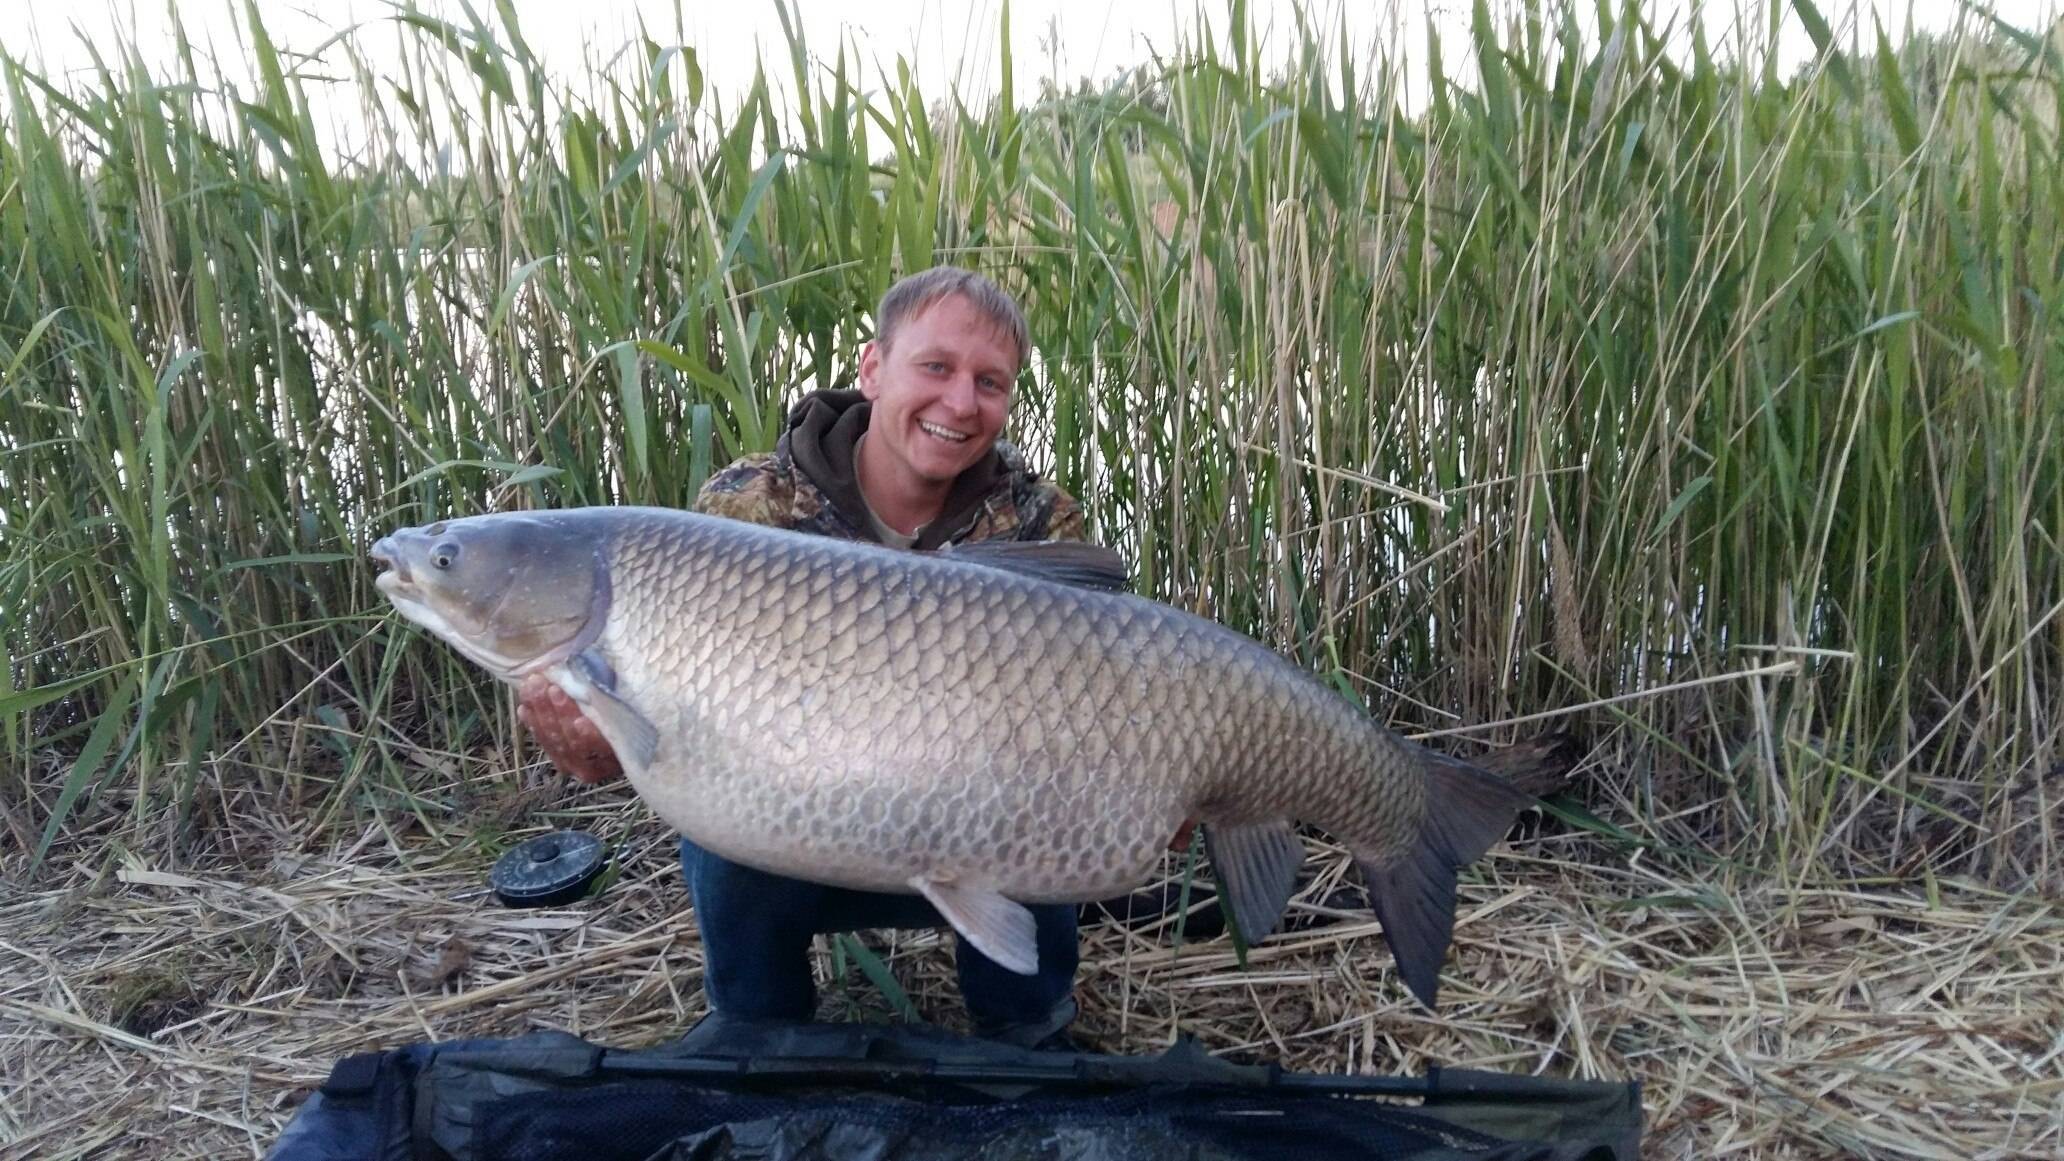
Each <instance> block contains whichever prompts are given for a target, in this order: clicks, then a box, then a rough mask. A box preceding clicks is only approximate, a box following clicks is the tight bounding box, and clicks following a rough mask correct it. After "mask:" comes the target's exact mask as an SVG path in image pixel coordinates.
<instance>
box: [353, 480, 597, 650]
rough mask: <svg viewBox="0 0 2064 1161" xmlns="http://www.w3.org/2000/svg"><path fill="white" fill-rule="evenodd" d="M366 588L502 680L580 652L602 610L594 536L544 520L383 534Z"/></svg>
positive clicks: (505, 519)
mask: <svg viewBox="0 0 2064 1161" xmlns="http://www.w3.org/2000/svg"><path fill="white" fill-rule="evenodd" d="M368 555H370V556H371V557H372V559H373V560H374V561H375V562H376V563H379V564H381V565H383V566H385V567H384V569H383V571H381V573H380V574H379V576H378V577H377V578H376V579H375V581H374V584H375V585H377V586H378V587H379V590H380V591H381V592H382V593H384V594H386V597H387V599H388V600H389V601H390V602H392V603H393V605H394V607H395V609H396V610H398V611H399V612H400V613H401V614H402V616H404V617H407V618H408V619H409V620H411V621H413V622H415V623H416V624H418V625H421V626H423V627H424V628H425V629H428V630H430V631H431V632H432V633H434V634H436V635H437V636H438V637H440V638H442V639H443V640H444V641H445V642H446V643H448V644H450V645H451V646H452V647H453V648H455V649H457V650H458V651H459V652H460V653H463V654H464V655H466V656H467V657H469V658H471V659H472V660H473V661H474V662H476V663H477V664H479V665H480V666H482V667H483V668H485V669H487V670H488V671H489V672H491V673H493V674H494V675H495V676H497V677H500V678H503V679H504V680H508V681H517V680H521V679H522V678H523V677H524V676H526V675H528V674H531V673H534V672H536V671H538V670H540V669H543V668H545V667H547V666H549V665H553V664H556V663H558V662H561V661H564V660H566V659H567V658H569V657H571V656H572V655H573V654H575V653H577V652H579V651H580V650H582V649H584V648H586V647H587V645H588V644H589V643H591V642H592V641H593V640H594V639H595V637H596V635H597V634H599V633H600V631H601V626H602V621H603V620H604V618H605V617H606V616H607V614H608V607H609V571H608V568H607V567H606V565H605V564H604V562H603V557H602V554H601V552H600V546H599V544H598V543H597V542H596V540H595V538H594V536H593V535H592V534H590V533H586V532H584V531H583V530H581V529H579V528H576V527H572V526H569V525H568V524H567V523H565V522H563V521H559V520H556V519H554V518H552V517H551V515H550V514H548V513H519V512H510V513H498V514H495V515H489V516H470V517H465V518H462V519H458V520H441V521H438V522H437V523H435V524H428V525H424V526H423V527H420V528H403V529H400V530H398V531H395V532H393V533H391V534H389V535H387V536H383V537H381V538H380V540H379V541H378V542H377V543H375V544H374V545H373V547H372V550H371V552H370V553H369V554H368Z"/></svg>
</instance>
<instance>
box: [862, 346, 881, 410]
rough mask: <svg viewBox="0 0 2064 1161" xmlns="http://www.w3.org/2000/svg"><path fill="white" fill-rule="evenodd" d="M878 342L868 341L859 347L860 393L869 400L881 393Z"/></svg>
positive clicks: (879, 349)
mask: <svg viewBox="0 0 2064 1161" xmlns="http://www.w3.org/2000/svg"><path fill="white" fill-rule="evenodd" d="M881 360H882V349H881V344H880V343H868V344H867V345H866V346H863V347H861V348H860V394H861V395H862V396H864V397H865V398H867V399H868V400H869V401H870V402H872V401H873V400H874V399H876V398H878V397H880V395H881V378H880V376H881Z"/></svg>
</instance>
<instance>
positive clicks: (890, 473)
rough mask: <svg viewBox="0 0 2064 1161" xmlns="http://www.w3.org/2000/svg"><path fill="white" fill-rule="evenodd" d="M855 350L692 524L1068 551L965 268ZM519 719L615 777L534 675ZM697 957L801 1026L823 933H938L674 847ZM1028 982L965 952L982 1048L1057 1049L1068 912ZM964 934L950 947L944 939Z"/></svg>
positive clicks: (1004, 331) (1000, 334)
mask: <svg viewBox="0 0 2064 1161" xmlns="http://www.w3.org/2000/svg"><path fill="white" fill-rule="evenodd" d="M875 326H876V336H875V340H874V341H873V342H872V343H869V344H868V345H867V346H866V348H865V349H863V351H862V352H861V356H860V366H859V381H860V389H859V390H858V391H836V390H825V391H817V392H813V393H812V394H810V395H808V396H806V397H805V398H804V399H803V400H802V401H801V402H800V403H799V404H798V405H797V406H796V407H795V408H794V409H793V410H792V411H791V412H790V413H789V418H788V426H787V428H786V430H784V431H783V433H782V435H781V437H780V440H779V442H778V443H777V444H776V445H775V448H774V450H773V451H772V452H770V453H764V454H760V455H753V456H747V457H745V458H743V459H741V460H739V461H738V462H737V463H734V464H732V465H731V466H730V467H727V468H725V469H724V470H723V471H722V472H719V473H718V474H717V475H715V476H713V477H711V479H710V481H709V482H708V483H707V484H706V485H704V487H703V489H702V492H701V494H700V495H698V496H697V497H696V503H695V507H696V509H697V510H698V511H702V512H709V513H714V514H716V515H720V516H728V517H731V518H733V519H737V520H747V521H751V522H753V523H757V524H768V525H774V526H777V527H781V528H789V529H794V530H796V531H801V532H811V533H816V534H818V535H823V536H836V537H842V538H845V539H850V540H873V541H878V542H880V543H883V544H888V545H892V546H895V547H899V548H915V549H935V548H939V547H941V546H943V545H947V544H955V543H967V542H972V541H979V540H995V539H1009V540H1079V539H1081V538H1082V536H1083V518H1082V511H1081V508H1080V506H1079V505H1077V503H1076V501H1075V499H1074V498H1073V497H1072V496H1069V495H1068V494H1067V493H1066V492H1065V491H1063V490H1061V489H1060V488H1059V487H1057V486H1055V485H1054V484H1052V483H1050V482H1048V481H1046V480H1043V479H1041V478H1040V477H1039V476H1038V475H1037V474H1036V473H1034V472H1033V471H1031V470H1030V469H1029V468H1027V467H1026V465H1025V462H1024V460H1023V458H1022V457H1021V456H1020V455H1019V454H1018V453H1017V451H1016V450H1015V449H1013V448H1012V447H1011V446H1010V445H1009V444H1007V443H1004V442H1002V441H1001V440H1000V439H999V438H998V437H999V436H1000V435H1001V433H1002V431H1003V424H1004V420H1005V418H1006V417H1007V416H1008V415H1009V412H1010V404H1011V393H1012V389H1013V386H1014V384H1015V383H1016V381H1017V377H1018V373H1019V371H1020V370H1021V369H1022V368H1023V366H1024V363H1025V358H1026V355H1027V353H1028V349H1029V342H1028V339H1027V334H1026V327H1025V320H1024V316H1023V315H1022V313H1021V312H1020V311H1019V309H1018V306H1017V304H1016V303H1015V302H1014V301H1012V299H1011V298H1010V296H1009V295H1007V294H1005V293H1004V292H1003V290H1002V289H1000V288H999V287H997V286H996V284H995V283H993V282H991V281H990V280H989V279H987V278H985V277H983V276H981V275H979V274H976V273H974V272H972V271H968V270H961V269H958V268H953V267H938V268H934V269H932V270H927V271H924V272H923V273H920V274H914V275H911V276H910V277H908V278H906V279H904V280H903V281H901V282H899V283H897V284H896V285H895V286H894V287H892V288H890V290H889V292H888V294H887V295H885V296H884V297H883V299H882V302H881V305H880V308H879V309H878V311H877V312H876V322H875ZM518 714H519V715H520V717H521V718H522V720H523V721H524V723H525V724H526V725H528V726H529V728H530V729H531V731H532V733H533V734H534V735H535V736H536V738H537V740H538V744H539V746H540V747H541V748H542V749H544V751H545V752H546V754H547V755H549V756H550V757H551V758H552V760H553V761H554V762H555V763H556V764H557V765H558V766H559V767H560V768H561V769H562V770H565V771H566V772H567V773H568V774H570V775H571V776H573V777H575V778H577V779H580V780H582V781H587V782H599V781H603V780H606V779H608V778H612V777H614V776H616V775H617V774H618V773H620V772H621V770H620V768H619V767H618V766H617V763H616V758H615V756H614V755H613V754H612V753H611V752H610V750H609V747H608V745H607V744H606V743H605V742H603V741H602V738H601V734H600V732H599V731H597V730H596V729H595V728H594V726H593V725H592V724H591V723H589V722H588V721H587V720H586V719H585V718H584V717H582V715H581V713H580V711H579V709H578V708H577V707H576V706H575V705H574V704H573V702H572V701H571V700H569V699H568V698H567V697H566V695H565V694H563V693H561V692H560V691H559V690H558V689H557V688H556V687H554V686H552V685H550V684H549V683H546V682H544V681H543V680H542V679H533V681H532V682H531V683H529V684H526V685H525V686H524V687H523V688H522V690H521V691H520V693H519V700H518ZM680 845H681V869H682V873H683V874H684V875H685V876H686V877H687V880H688V887H689V892H690V895H691V897H692V899H693V901H694V904H695V913H696V921H697V923H698V924H699V926H700V927H701V930H702V938H703V948H704V975H703V990H704V995H705V996H706V997H707V999H708V1001H709V1005H710V1009H711V1012H712V1014H713V1015H716V1016H720V1017H722V1018H724V1019H726V1020H731V1019H737V1020H755V1021H766V1020H808V1019H810V1018H811V1017H812V1016H813V1015H814V1013H815V1010H816V987H815V982H814V980H813V979H812V976H811V972H810V962H809V947H810V939H811V937H812V936H813V935H815V934H817V933H820V932H825V933H829V932H839V931H855V930H860V929H864V928H884V927H944V926H946V923H945V920H944V919H943V918H941V917H940V915H939V913H938V912H937V911H936V910H934V909H933V907H932V905H931V904H930V903H927V902H926V901H925V900H924V899H923V898H921V897H919V896H915V895H887V894H874V893H869V892H860V891H850V890H845V889H842V888H834V887H826V886H822V885H819V884H815V883H808V882H803V881H799V880H795V879H788V878H783V877H781V876H777V875H770V874H767V873H766V872H763V871H758V870H754V869H753V868H750V867H745V866H742V865H740V864H737V863H733V862H730V861H728V860H725V859H722V858H719V857H718V856H716V855H714V854H711V853H710V852H708V851H705V850H703V849H702V848H700V847H697V846H696V845H695V844H693V843H690V842H689V841H687V840H686V839H682V840H681V844H680ZM1031 911H1032V913H1033V915H1034V917H1035V919H1036V920H1037V922H1038V949H1039V970H1038V973H1037V974H1036V975H1031V976H1023V975H1018V974H1017V973H1015V972H1012V971H1010V970H1008V969H1006V968H1003V967H1001V966H999V965H997V964H996V963H995V962H993V961H991V960H990V959H989V958H988V957H986V956H984V955H982V954H981V953H980V952H979V951H977V950H975V948H974V947H973V946H972V945H970V944H969V943H968V942H967V941H966V940H965V939H959V941H958V946H957V948H956V961H955V962H956V967H957V970H958V975H959V981H960V987H961V996H962V999H963V1000H964V1001H965V1002H966V1004H967V1007H968V1012H969V1015H970V1016H971V1017H972V1020H973V1023H974V1026H975V1032H976V1034H977V1035H981V1036H987V1037H992V1038H995V1039H999V1040H1004V1041H1008V1042H1011V1043H1017V1044H1023V1045H1029V1046H1043V1047H1066V1046H1068V1044H1069V1042H1068V1039H1067V1036H1066V1032H1065V1029H1066V1028H1067V1026H1068V1024H1069V1023H1070V1022H1071V1021H1072V1020H1073V1019H1074V1016H1075V1002H1074V995H1073V992H1074V978H1075V970H1076V966H1077V963H1078V952H1077V948H1076V929H1075V923H1076V909H1075V907H1074V906H1073V905H1068V904H1059V905H1049V906H1035V907H1032V908H1031ZM956 938H958V937H956Z"/></svg>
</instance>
